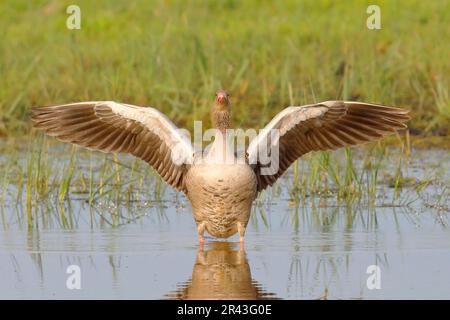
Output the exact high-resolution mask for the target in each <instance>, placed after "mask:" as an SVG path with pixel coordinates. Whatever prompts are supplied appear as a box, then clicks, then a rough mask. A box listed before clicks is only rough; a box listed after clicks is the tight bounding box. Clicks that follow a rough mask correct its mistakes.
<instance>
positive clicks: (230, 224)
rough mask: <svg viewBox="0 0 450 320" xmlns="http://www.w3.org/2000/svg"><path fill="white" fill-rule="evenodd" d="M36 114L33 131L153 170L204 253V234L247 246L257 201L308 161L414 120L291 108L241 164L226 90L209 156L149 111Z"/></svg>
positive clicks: (71, 107)
mask: <svg viewBox="0 0 450 320" xmlns="http://www.w3.org/2000/svg"><path fill="white" fill-rule="evenodd" d="M32 110H33V116H32V120H33V121H34V122H35V127H36V128H38V129H42V130H44V131H45V132H46V133H47V134H48V135H49V136H53V137H56V138H57V139H59V140H60V141H64V142H70V143H73V144H76V145H79V146H82V147H86V148H89V149H93V150H99V151H102V152H123V153H130V154H132V155H134V156H136V157H138V158H140V159H142V160H144V161H145V162H147V163H148V164H149V165H150V166H152V167H153V169H155V170H156V172H157V173H158V174H159V175H160V176H161V178H162V179H163V180H164V181H165V182H166V183H168V184H169V185H170V186H172V187H174V188H175V189H177V190H179V191H181V192H183V193H184V194H185V195H186V196H187V198H188V199H189V200H190V202H191V204H192V210H193V215H194V219H195V222H196V224H197V230H198V234H199V242H200V245H202V244H203V241H204V237H203V234H204V232H205V231H207V232H208V233H209V234H211V235H212V236H214V237H218V238H228V237H230V236H232V235H234V234H235V233H237V232H239V235H240V242H241V244H242V243H243V239H244V234H245V229H246V227H247V223H248V220H249V217H250V210H251V207H252V203H253V201H254V200H255V198H256V197H257V195H258V193H259V192H261V191H262V190H264V189H265V188H267V187H268V186H271V185H273V184H274V183H275V181H276V180H277V179H278V178H279V177H280V176H281V175H282V174H283V173H284V172H285V171H286V170H287V169H288V168H289V166H290V165H291V164H292V163H293V162H294V161H295V160H296V159H298V158H299V157H301V156H302V155H304V154H306V153H309V152H311V151H319V150H335V149H338V148H341V147H346V146H353V145H357V144H362V143H365V142H369V141H373V140H376V139H379V138H381V137H383V136H386V135H388V134H391V133H394V132H395V131H396V130H398V129H403V128H406V125H405V124H404V122H406V121H407V120H408V119H409V116H408V112H409V111H407V110H403V109H399V108H394V107H387V106H382V105H378V104H371V103H363V102H351V101H326V102H321V103H316V104H310V105H305V106H290V107H287V108H286V109H284V110H282V111H281V112H280V113H278V114H277V115H276V116H275V117H274V118H273V119H272V120H271V121H270V122H269V124H268V125H267V126H266V127H265V128H264V129H262V130H261V131H260V132H259V133H258V135H257V136H256V137H255V138H254V139H252V140H251V142H250V144H249V145H248V148H246V150H245V152H244V153H243V157H238V156H237V155H236V153H235V152H234V148H233V147H234V142H233V143H230V141H231V140H232V139H231V138H230V135H228V134H227V132H228V131H229V129H231V121H230V119H231V103H230V99H229V96H228V94H227V93H226V92H225V91H223V90H221V91H218V92H217V94H216V98H215V103H214V106H213V108H212V121H213V125H214V127H215V129H216V130H215V139H214V142H213V143H212V145H211V147H210V148H209V149H208V150H207V151H204V152H203V151H202V150H200V152H198V151H196V150H195V149H194V147H193V145H192V143H191V141H190V140H189V139H188V137H187V136H186V134H184V133H183V132H182V131H181V130H179V129H178V128H177V127H176V126H175V125H174V124H173V123H172V122H171V121H170V120H169V118H167V117H166V116H165V115H164V114H162V113H161V112H159V111H158V110H156V109H154V108H151V107H138V106H134V105H129V104H124V103H117V102H113V101H94V102H79V103H72V104H65V105H59V106H49V107H37V108H33V109H32ZM274 132H275V133H276V134H273V133H274ZM268 148H270V150H267V149H268ZM261 150H265V151H266V153H268V154H269V156H273V155H276V157H271V158H273V159H275V160H274V161H273V162H275V163H276V166H272V163H271V162H270V161H269V162H270V166H269V167H270V168H268V162H267V159H265V158H266V157H263V156H261V155H262V153H261ZM274 150H275V151H274ZM230 159H231V160H232V161H230Z"/></svg>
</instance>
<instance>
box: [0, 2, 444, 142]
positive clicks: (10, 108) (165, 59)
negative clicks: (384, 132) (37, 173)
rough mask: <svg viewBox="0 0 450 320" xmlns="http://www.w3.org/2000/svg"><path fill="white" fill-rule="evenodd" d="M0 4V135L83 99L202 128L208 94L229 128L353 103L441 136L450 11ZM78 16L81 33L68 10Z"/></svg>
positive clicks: (397, 5) (312, 5) (342, 5)
mask: <svg viewBox="0 0 450 320" xmlns="http://www.w3.org/2000/svg"><path fill="white" fill-rule="evenodd" d="M371 3H372V2H371V1H325V0H322V1H318V0H314V1H294V0H292V1H273V2H270V1H256V0H254V1H233V0H228V1H133V2H130V1H114V2H113V1H75V2H74V1H56V0H55V1H37V0H36V1H28V0H19V1H12V0H10V1H2V2H1V3H0V29H1V30H2V36H1V38H0V74H1V77H0V135H7V136H18V135H21V134H23V133H26V132H27V131H28V130H29V128H30V121H29V119H28V115H29V109H30V107H31V106H35V105H48V104H56V103H66V102H72V101H81V100H105V99H107V100H117V101H123V102H128V103H132V104H137V105H152V106H155V107H157V108H159V109H160V110H162V111H164V112H165V113H167V114H168V115H169V116H170V117H171V118H172V119H173V120H174V121H175V122H176V123H177V124H179V125H181V126H185V127H188V128H190V127H191V126H192V121H193V120H199V119H202V120H205V121H209V107H210V105H211V101H212V98H213V95H214V92H215V91H216V89H218V88H226V89H227V90H228V91H229V92H230V93H231V97H232V101H233V102H234V124H235V126H243V127H250V126H261V125H263V124H265V123H267V121H269V120H270V118H271V117H272V116H273V115H274V114H275V113H276V112H277V111H279V110H281V108H282V107H284V106H286V105H289V104H293V103H295V104H304V103H311V102H314V101H320V100H327V99H335V98H338V99H341V98H342V99H355V100H356V99H357V100H364V101H370V102H378V103H384V104H388V105H395V106H400V107H405V108H409V109H411V110H412V111H413V113H412V116H413V119H412V121H411V122H410V126H411V127H413V128H414V129H417V130H416V131H415V132H417V133H422V134H433V135H448V134H450V129H449V123H450V118H449V117H450V99H449V92H448V88H449V87H450V84H449V74H450V60H449V59H448V52H449V49H450V44H449V43H450V41H449V40H450V29H449V28H448V24H449V21H450V1H428V2H424V1H418V0H415V1H413V0H411V1H409V0H408V1H377V3H378V4H379V5H380V7H381V17H382V29H381V30H378V31H374V30H368V29H367V28H366V19H367V17H368V15H367V14H366V8H367V6H368V4H371ZM69 4H77V5H79V6H80V8H81V30H68V29H67V28H66V18H67V16H68V15H67V14H66V12H65V11H66V8H67V6H68V5H69Z"/></svg>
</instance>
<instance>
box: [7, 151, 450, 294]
mask: <svg viewBox="0 0 450 320" xmlns="http://www.w3.org/2000/svg"><path fill="white" fill-rule="evenodd" d="M430 159H434V160H433V161H431V160H430ZM424 161H428V162H431V163H430V166H429V167H427V168H423V162H424ZM430 168H434V169H430ZM407 171H408V175H409V176H413V177H415V178H417V179H423V178H424V177H429V176H430V175H433V177H434V176H436V177H437V178H436V180H435V181H437V182H436V183H434V184H433V185H430V186H429V187H427V189H426V190H425V191H424V193H423V195H422V197H421V198H420V199H416V192H415V191H414V187H413V186H412V187H405V188H404V189H403V190H402V191H401V194H400V196H399V197H398V198H399V199H404V200H396V201H393V200H392V199H391V198H392V193H393V189H392V188H389V186H388V185H384V186H383V185H380V187H379V188H380V194H382V196H380V198H379V199H377V201H376V205H375V206H367V205H365V204H364V203H354V204H342V203H337V202H336V200H335V198H334V197H330V198H327V199H322V200H320V199H313V198H310V199H307V200H304V201H300V202H298V203H294V202H292V201H290V196H289V194H288V186H289V185H290V181H291V179H292V178H291V176H290V175H289V174H288V175H287V176H286V177H285V178H284V179H282V180H281V181H280V183H279V185H278V188H277V189H276V192H272V193H273V194H275V195H271V196H268V195H266V197H265V199H264V200H263V201H261V203H259V204H258V205H256V206H255V208H254V212H253V214H252V218H251V220H250V222H249V227H248V229H247V234H246V243H245V247H244V248H243V249H241V248H240V247H239V245H238V243H237V242H236V241H237V240H238V239H237V237H236V236H234V237H232V238H230V239H228V240H227V241H217V239H213V238H211V237H206V244H205V247H204V248H203V250H199V248H198V244H197V235H196V227H195V223H194V221H193V219H192V216H191V213H190V206H189V203H188V202H187V200H186V199H185V198H184V197H182V196H178V197H176V195H175V193H174V192H172V191H171V190H169V189H168V190H167V192H165V193H164V195H163V198H162V199H161V200H160V201H149V202H148V203H146V206H145V208H143V207H139V208H134V209H133V211H134V213H136V212H138V213H139V212H143V213H144V214H143V215H142V216H139V218H137V219H133V220H130V221H129V223H126V224H120V225H119V226H118V227H112V226H111V225H109V224H108V223H106V222H105V221H103V220H102V218H101V213H102V212H104V211H106V209H105V208H104V207H102V206H101V205H95V206H94V208H92V207H89V205H88V204H87V203H86V201H84V200H83V199H80V200H78V199H77V197H72V199H71V200H69V201H66V202H65V204H64V210H65V211H66V212H69V213H70V217H71V226H70V227H67V226H63V225H61V224H60V223H58V215H60V214H61V210H62V209H61V208H59V209H58V208H55V207H52V206H49V205H48V204H45V205H44V204H42V206H43V207H42V208H40V210H45V211H47V212H48V214H47V215H46V216H47V219H54V222H51V223H48V222H47V223H45V224H42V225H41V226H40V227H39V228H34V229H28V228H27V226H26V223H24V220H25V221H26V214H25V208H24V204H22V203H16V202H15V201H13V199H12V197H13V196H12V195H11V196H9V195H7V197H6V198H7V199H6V201H4V203H3V204H2V206H1V207H2V209H1V212H0V217H1V219H0V220H1V226H0V227H1V229H0V277H1V279H0V298H2V299H5V298H6V299H9V298H31V299H36V298H50V299H52V298H55V299H56V298H58V299H78V298H88V299H90V298H97V299H98V298H100V299H102V298H113V299H131V298H136V299H190V298H192V299H203V298H209V299H210V298H229V299H272V298H281V299H321V298H322V299H346V298H349V299H379V298H390V299H400V298H413V299H416V298H437V299H442V298H446V299H449V298H450V271H449V270H450V229H449V213H448V210H447V209H448V206H449V199H448V192H447V191H446V188H447V190H448V181H449V174H448V171H449V161H448V152H447V151H436V152H435V153H431V154H430V153H429V152H428V153H419V154H417V156H416V157H415V158H413V159H412V161H411V163H410V164H409V168H408V170H407ZM380 179H381V178H380ZM8 197H10V198H9V199H8ZM414 199H416V200H414ZM412 200H414V201H412ZM438 200H439V202H438V203H439V205H436V203H437V201H438ZM128 210H132V209H128V208H126V207H123V208H121V212H122V213H121V214H123V215H127V214H128V212H127V211H128ZM135 211H136V212H135ZM69 266H77V267H79V272H80V273H79V274H80V278H77V279H79V280H80V285H81V288H80V289H69V288H68V286H67V282H68V279H72V280H73V278H72V276H73V275H74V274H73V273H67V270H68V267H69ZM371 266H372V267H371ZM75 273H78V271H76V272H75ZM69 282H70V281H69ZM71 283H72V285H73V283H74V282H71ZM71 283H69V287H70V286H71Z"/></svg>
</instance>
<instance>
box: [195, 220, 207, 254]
mask: <svg viewBox="0 0 450 320" xmlns="http://www.w3.org/2000/svg"><path fill="white" fill-rule="evenodd" d="M197 232H198V244H199V245H200V249H203V244H204V243H205V237H204V236H203V233H204V232H205V223H204V222H201V223H199V224H198V225H197Z"/></svg>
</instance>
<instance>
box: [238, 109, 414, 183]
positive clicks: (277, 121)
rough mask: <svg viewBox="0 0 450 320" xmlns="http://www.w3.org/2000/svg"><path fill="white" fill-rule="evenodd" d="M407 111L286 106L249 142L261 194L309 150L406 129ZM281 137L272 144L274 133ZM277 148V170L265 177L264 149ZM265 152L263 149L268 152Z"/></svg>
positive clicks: (354, 143) (331, 148) (364, 139)
mask: <svg viewBox="0 0 450 320" xmlns="http://www.w3.org/2000/svg"><path fill="white" fill-rule="evenodd" d="M408 112H409V111H408V110H403V109H399V108H394V107H387V106H382V105H378V104H370V103H362V102H351V101H326V102H321V103H317V104H312V105H306V106H301V107H287V108H286V109H284V110H283V111H281V112H280V113H278V114H277V115H276V116H275V117H274V118H273V119H272V121H270V123H269V124H268V125H267V126H266V127H265V128H264V129H263V130H262V131H261V132H260V134H259V135H258V136H257V137H256V138H255V139H253V140H252V141H251V142H250V145H249V147H248V148H247V157H248V161H249V163H250V164H251V165H252V167H253V169H254V171H255V174H256V176H257V179H258V191H261V190H263V189H265V188H266V187H267V186H271V185H272V184H274V182H275V181H276V180H277V179H278V178H279V177H280V176H281V175H282V174H283V173H284V172H285V171H286V170H287V169H288V168H289V166H290V165H291V164H292V163H293V162H294V161H295V160H296V159H297V158H299V157H301V156H302V155H304V154H306V153H308V152H310V151H318V150H335V149H338V148H341V147H345V146H353V145H357V144H362V143H366V142H369V141H373V140H376V139H379V138H381V137H383V136H386V135H388V134H391V133H393V132H395V131H396V130H398V129H403V128H406V125H405V124H404V122H406V121H407V120H408V119H409V116H408ZM272 129H274V130H278V137H277V138H276V139H274V140H275V141H271V130H272ZM268 145H269V146H270V145H272V146H274V147H275V148H278V155H279V158H278V170H275V171H274V173H271V174H262V172H261V171H262V170H261V169H262V168H263V167H264V165H263V163H262V161H261V159H260V158H259V155H258V153H259V150H260V149H262V148H265V149H267V150H268V151H269V152H270V148H268V147H267V146H268ZM265 149H264V150H265Z"/></svg>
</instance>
